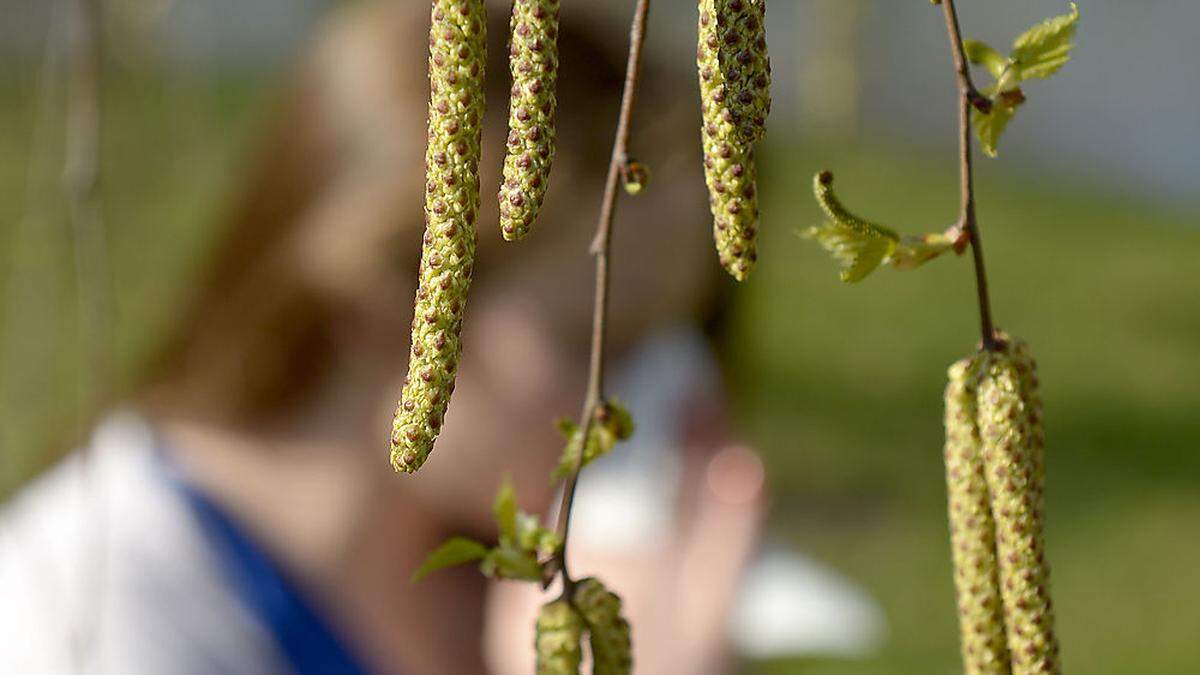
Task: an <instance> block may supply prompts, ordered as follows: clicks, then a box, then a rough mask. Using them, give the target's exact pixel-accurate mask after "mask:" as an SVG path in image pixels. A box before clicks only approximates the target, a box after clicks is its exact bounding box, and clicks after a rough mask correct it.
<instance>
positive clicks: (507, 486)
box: [492, 475, 517, 542]
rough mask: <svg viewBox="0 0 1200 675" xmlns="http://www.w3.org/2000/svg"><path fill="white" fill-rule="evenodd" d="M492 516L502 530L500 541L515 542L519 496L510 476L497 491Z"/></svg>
mask: <svg viewBox="0 0 1200 675" xmlns="http://www.w3.org/2000/svg"><path fill="white" fill-rule="evenodd" d="M492 516H493V517H495V519H496V527H497V528H499V530H500V541H501V542H505V541H509V542H511V541H513V540H515V539H516V538H517V495H516V492H515V491H514V490H513V485H512V478H511V477H510V476H508V475H505V476H504V479H503V480H502V481H501V482H500V489H499V490H497V491H496V499H495V501H494V502H492Z"/></svg>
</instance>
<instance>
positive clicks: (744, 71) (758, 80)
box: [713, 0, 771, 142]
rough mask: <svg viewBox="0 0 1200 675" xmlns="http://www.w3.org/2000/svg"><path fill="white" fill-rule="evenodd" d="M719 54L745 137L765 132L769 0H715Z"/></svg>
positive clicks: (768, 104)
mask: <svg viewBox="0 0 1200 675" xmlns="http://www.w3.org/2000/svg"><path fill="white" fill-rule="evenodd" d="M713 5H714V6H715V7H718V8H719V9H720V11H718V12H717V13H716V17H717V33H718V38H719V42H720V46H719V47H718V52H717V56H718V58H719V60H720V64H721V72H722V73H723V74H724V78H725V96H726V99H727V101H728V106H729V110H730V111H731V112H732V113H733V117H734V121H735V123H736V124H737V126H738V130H739V131H740V133H741V134H742V137H743V138H746V139H748V140H750V141H752V142H757V141H759V140H761V139H762V137H763V135H764V134H765V133H766V124H767V116H768V115H769V114H770V112H771V60H770V58H769V57H768V55H767V34H766V23H765V22H766V11H767V3H766V0H716V2H714V3H713Z"/></svg>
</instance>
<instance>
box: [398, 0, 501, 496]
mask: <svg viewBox="0 0 1200 675" xmlns="http://www.w3.org/2000/svg"><path fill="white" fill-rule="evenodd" d="M486 26H487V17H486V14H485V10H484V0H435V2H434V3H433V12H432V22H431V26H430V31H429V88H430V101H429V129H428V147H427V149H426V153H425V171H426V185H425V237H424V246H423V249H422V252H421V269H420V279H419V285H418V287H417V298H416V306H415V312H414V316H413V326H412V353H411V356H410V359H409V364H408V377H407V378H406V380H405V384H404V391H403V394H402V395H401V399H400V403H399V406H398V407H397V410H396V417H395V420H394V421H393V423H392V436H391V454H392V466H393V467H395V469H396V470H397V471H404V472H407V473H412V472H414V471H416V470H417V469H419V468H420V467H421V465H422V464H423V463H424V462H425V459H426V458H427V457H428V456H429V452H430V451H431V450H432V449H433V443H434V440H436V439H437V436H438V433H439V432H440V430H441V427H442V420H443V418H444V417H445V414H446V405H447V404H448V403H449V401H450V394H451V392H453V391H454V377H455V375H456V373H457V371H458V359H459V354H460V353H461V344H460V342H459V334H460V332H461V330H462V316H463V308H464V306H465V304H466V300H467V290H468V289H469V287H470V285H471V274H472V270H473V262H474V257H475V218H476V215H477V213H478V211H479V140H480V139H479V134H480V128H481V122H482V120H483V110H484V96H483V77H484V65H485V63H486V59H487V40H486Z"/></svg>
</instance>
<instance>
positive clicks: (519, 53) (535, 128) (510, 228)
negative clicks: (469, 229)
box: [499, 0, 559, 241]
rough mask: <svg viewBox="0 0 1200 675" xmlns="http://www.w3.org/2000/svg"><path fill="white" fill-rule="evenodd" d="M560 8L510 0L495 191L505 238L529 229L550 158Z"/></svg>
mask: <svg viewBox="0 0 1200 675" xmlns="http://www.w3.org/2000/svg"><path fill="white" fill-rule="evenodd" d="M558 11H559V1H558V0H514V2H513V5H512V19H511V22H510V31H511V32H510V36H509V37H510V45H509V56H508V58H509V68H510V70H511V71H512V92H511V100H510V103H509V113H508V154H507V155H506V156H505V158H504V178H503V182H502V183H501V184H500V195H499V199H500V232H501V234H502V235H503V236H504V238H505V239H506V240H508V241H515V240H517V239H520V238H521V237H524V236H525V235H526V234H527V233H528V232H529V228H530V227H531V226H532V225H533V221H534V219H535V218H537V214H538V211H539V210H540V209H541V207H542V199H543V198H544V197H545V194H546V185H547V183H548V181H549V177H550V165H551V163H552V162H553V161H554V151H555V130H554V116H555V112H556V108H557V106H558V103H557V100H556V97H555V90H556V88H557V81H558Z"/></svg>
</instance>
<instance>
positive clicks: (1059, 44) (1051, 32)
mask: <svg viewBox="0 0 1200 675" xmlns="http://www.w3.org/2000/svg"><path fill="white" fill-rule="evenodd" d="M1078 26H1079V6H1078V5H1076V4H1075V3H1071V12H1070V13H1069V14H1064V15H1062V16H1056V17H1054V18H1051V19H1046V20H1045V21H1043V22H1042V23H1040V24H1038V25H1036V26H1034V27H1033V28H1030V29H1029V30H1028V31H1025V33H1023V34H1021V36H1020V37H1018V38H1017V39H1016V41H1015V42H1014V43H1013V50H1012V55H1011V58H1012V60H1013V63H1014V68H1015V69H1016V70H1017V72H1018V74H1019V75H1018V77H1019V78H1020V79H1022V80H1028V79H1030V78H1035V77H1041V78H1045V77H1050V76H1051V75H1053V74H1054V73H1056V72H1058V69H1059V68H1062V67H1063V65H1064V64H1066V62H1067V61H1070V60H1071V50H1072V49H1074V48H1075V44H1074V42H1073V41H1072V40H1073V39H1074V37H1075V29H1076V28H1077V27H1078Z"/></svg>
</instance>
